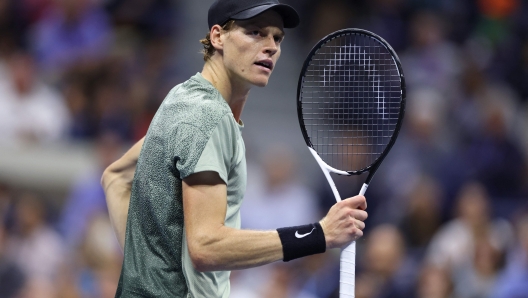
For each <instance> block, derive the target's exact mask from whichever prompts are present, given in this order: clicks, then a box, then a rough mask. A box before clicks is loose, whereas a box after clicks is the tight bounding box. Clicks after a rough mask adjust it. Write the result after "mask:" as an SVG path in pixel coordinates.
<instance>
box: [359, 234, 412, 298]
mask: <svg viewBox="0 0 528 298" xmlns="http://www.w3.org/2000/svg"><path fill="white" fill-rule="evenodd" d="M361 252H362V254H363V258H360V259H359V260H358V261H359V262H360V264H359V267H358V270H357V272H358V274H357V279H358V281H360V282H361V284H360V285H358V292H359V293H361V296H362V297H364V298H389V297H390V298H400V297H401V298H407V297H410V295H411V293H412V289H413V288H412V287H413V285H414V281H415V276H414V271H415V269H416V264H415V263H414V261H412V260H410V259H408V258H407V257H406V246H405V241H404V238H403V235H402V234H401V232H400V231H399V230H398V229H396V228H395V227H394V226H392V225H379V226H377V227H375V228H374V229H372V230H371V231H370V232H369V233H368V235H367V239H366V243H365V247H364V249H363V250H361Z"/></svg>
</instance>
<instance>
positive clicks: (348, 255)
mask: <svg viewBox="0 0 528 298" xmlns="http://www.w3.org/2000/svg"><path fill="white" fill-rule="evenodd" d="M352 34H362V35H366V36H369V37H371V38H373V39H376V40H377V41H378V42H380V43H381V44H382V45H383V46H384V47H385V48H386V49H387V50H388V52H389V53H390V55H391V57H392V59H393V60H394V64H395V65H396V68H397V70H398V74H399V78H400V90H401V97H400V98H401V99H400V111H399V115H398V121H397V123H396V126H395V128H394V131H393V133H392V136H391V138H390V140H389V142H388V144H387V146H386V147H385V150H384V151H383V152H382V153H381V155H380V156H379V157H378V158H377V159H376V160H375V161H374V162H373V163H371V164H370V165H369V166H367V167H365V168H362V169H360V170H354V171H343V170H339V169H336V168H334V167H331V166H329V165H328V164H327V163H326V162H325V161H324V160H323V159H322V158H321V157H320V156H319V154H318V153H317V151H316V150H315V148H314V146H313V144H312V142H311V141H310V137H309V136H308V131H307V130H306V126H305V123H304V119H303V116H302V110H303V109H302V87H303V83H304V77H305V73H306V70H307V69H308V67H309V66H310V62H311V61H312V58H313V57H314V55H315V54H316V53H317V51H318V50H319V49H321V48H322V47H323V46H324V45H325V44H326V43H328V42H329V41H331V40H333V39H335V38H337V37H340V36H343V35H352ZM405 99H406V88H405V76H404V74H403V69H402V67H401V62H400V59H399V57H398V55H397V54H396V52H395V51H394V49H393V48H392V47H391V46H390V45H389V43H387V41H385V40H384V39H383V38H381V37H380V36H379V35H376V34H374V33H372V32H370V31H367V30H363V29H358V28H349V29H343V30H339V31H336V32H333V33H331V34H329V35H327V36H326V37H324V38H323V39H321V40H320V41H319V42H318V43H317V44H316V45H315V46H314V47H313V48H312V50H311V51H310V53H309V54H308V56H307V58H306V59H305V61H304V64H303V67H302V70H301V75H300V76H299V82H298V85H297V116H298V118H299V125H300V127H301V131H302V134H303V138H304V141H305V142H306V145H307V146H308V149H309V150H310V153H312V155H313V156H314V158H315V160H316V161H317V163H318V164H319V166H320V167H321V170H322V171H323V173H324V175H325V177H326V180H327V181H328V184H329V185H330V188H331V189H332V192H333V194H334V196H335V199H336V201H337V202H339V201H341V196H340V194H339V191H338V190H337V187H336V186H335V183H334V181H333V179H332V177H331V175H330V172H332V173H336V174H338V175H346V176H351V175H360V174H363V173H365V172H369V174H368V176H367V179H366V180H365V183H364V184H363V186H362V187H361V190H360V192H359V195H364V194H365V192H366V191H367V188H368V186H369V184H370V181H371V180H372V177H373V176H374V174H375V173H376V171H377V169H378V168H379V166H380V164H381V162H382V161H383V160H384V159H385V157H386V156H387V154H388V153H389V151H390V150H391V149H392V146H393V145H394V143H395V142H396V138H397V137H398V134H399V132H400V129H401V125H402V122H403V117H404V115H405ZM355 260H356V241H353V242H352V243H350V244H349V245H348V246H347V247H345V248H344V249H343V250H342V252H341V257H340V268H341V269H340V285H339V293H340V297H352V298H354V297H355V266H356V264H355V262H356V261H355Z"/></svg>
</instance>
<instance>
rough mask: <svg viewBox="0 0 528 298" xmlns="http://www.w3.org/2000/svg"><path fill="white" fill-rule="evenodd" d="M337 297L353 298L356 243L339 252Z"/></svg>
mask: <svg viewBox="0 0 528 298" xmlns="http://www.w3.org/2000/svg"><path fill="white" fill-rule="evenodd" d="M340 263H341V264H340V266H341V269H340V275H339V276H340V278H339V297H340V298H350V297H351V298H354V297H355V288H356V281H355V279H356V241H354V242H352V243H350V244H349V245H348V246H347V247H345V248H344V249H343V251H341V261H340Z"/></svg>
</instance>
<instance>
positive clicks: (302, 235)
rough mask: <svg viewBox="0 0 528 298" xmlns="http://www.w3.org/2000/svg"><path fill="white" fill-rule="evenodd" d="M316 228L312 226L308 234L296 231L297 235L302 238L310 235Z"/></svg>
mask: <svg viewBox="0 0 528 298" xmlns="http://www.w3.org/2000/svg"><path fill="white" fill-rule="evenodd" d="M314 230H315V227H313V228H312V230H311V231H310V232H308V233H306V234H299V231H295V237H297V238H299V239H301V238H304V237H306V236H308V235H310V234H311V233H312V232H313V231H314Z"/></svg>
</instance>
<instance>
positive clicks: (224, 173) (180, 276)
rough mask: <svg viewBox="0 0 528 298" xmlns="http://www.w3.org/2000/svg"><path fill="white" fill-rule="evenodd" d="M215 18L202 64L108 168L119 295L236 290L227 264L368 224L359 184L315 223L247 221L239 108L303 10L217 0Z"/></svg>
mask: <svg viewBox="0 0 528 298" xmlns="http://www.w3.org/2000/svg"><path fill="white" fill-rule="evenodd" d="M208 21H209V33H208V34H207V37H206V38H205V39H204V40H202V41H201V42H202V44H203V45H204V60H205V64H204V67H203V70H202V72H201V73H197V74H196V75H194V76H193V77H191V78H190V79H189V80H187V81H186V82H184V83H182V84H180V85H178V86H176V87H174V89H172V90H171V91H170V93H169V94H168V95H167V97H166V99H165V100H164V101H163V103H162V104H161V106H160V108H159V110H158V111H157V113H156V115H155V117H154V119H153V120H152V123H151V125H150V128H149V130H148V133H147V135H146V136H145V138H144V139H143V140H141V141H140V142H138V143H137V144H136V145H134V146H133V147H132V149H130V150H129V152H127V153H126V154H125V155H124V156H123V157H122V158H121V159H119V160H118V161H116V162H115V163H114V164H112V165H111V166H110V167H108V169H106V171H105V173H104V174H103V178H102V184H103V187H104V189H105V193H106V197H107V203H108V209H109V212H110V217H111V220H112V223H113V225H114V229H115V231H116V233H117V235H118V239H119V242H120V243H121V245H124V261H123V268H122V271H121V276H120V280H119V286H118V290H117V294H116V297H195V298H197V297H200V298H202V297H204V298H214V297H229V275H230V270H233V269H243V268H249V267H254V266H259V265H263V264H267V263H271V262H275V261H279V260H283V261H289V260H292V259H296V258H300V257H303V256H307V255H311V254H316V253H322V252H324V251H325V250H326V249H330V248H337V247H343V246H345V245H347V244H349V243H350V242H351V241H353V240H355V239H357V238H358V237H360V236H362V235H363V233H362V230H363V228H364V223H363V221H364V220H365V219H366V217H367V213H366V212H365V211H364V210H365V209H366V201H365V198H364V197H362V196H357V197H353V198H349V199H348V200H343V201H341V202H339V203H337V204H336V205H334V206H333V207H332V208H331V209H330V211H329V212H328V214H327V215H326V216H325V217H324V218H323V219H322V220H321V221H320V222H317V223H312V224H307V225H304V226H297V227H285V228H279V229H277V230H273V231H251V230H240V229H239V228H240V212H239V210H240V204H241V203H242V198H243V197H244V191H245V189H246V160H245V148H244V141H243V139H242V135H241V130H242V128H243V124H242V121H241V120H240V117H241V115H242V110H243V108H244V104H245V103H246V100H247V98H248V95H249V91H250V89H251V87H252V86H259V87H264V86H266V85H267V83H268V80H269V78H270V75H271V73H272V71H273V69H274V68H275V66H276V63H277V60H278V59H279V57H280V54H281V43H282V41H283V39H284V28H294V27H296V26H297V25H298V24H299V16H298V14H297V12H296V11H295V10H294V9H293V8H292V7H290V6H287V5H284V4H280V3H279V2H278V1H277V0H244V1H242V0H217V1H216V2H215V3H214V4H213V5H212V6H211V7H210V9H209V17H208ZM136 164H137V165H136ZM127 211H128V212H127ZM291 212H295V210H291ZM125 231H126V232H125Z"/></svg>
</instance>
